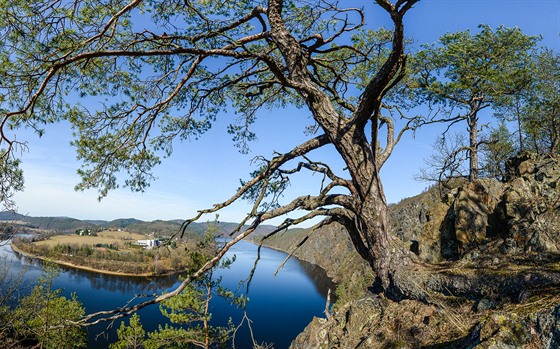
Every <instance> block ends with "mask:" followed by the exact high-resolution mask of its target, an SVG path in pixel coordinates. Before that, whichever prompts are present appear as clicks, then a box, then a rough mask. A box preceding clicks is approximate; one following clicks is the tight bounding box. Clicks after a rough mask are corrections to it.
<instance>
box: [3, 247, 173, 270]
mask: <svg viewBox="0 0 560 349" xmlns="http://www.w3.org/2000/svg"><path fill="white" fill-rule="evenodd" d="M10 247H11V248H12V250H13V251H14V252H16V253H19V254H20V255H22V256H25V257H28V258H33V259H38V260H40V261H43V262H52V263H56V264H58V265H62V266H65V267H69V268H74V269H80V270H85V271H90V272H93V273H99V274H106V275H115V276H127V277H158V276H170V275H173V274H178V273H181V271H177V272H173V273H165V274H154V273H142V274H131V273H125V272H119V271H110V270H103V269H96V268H92V267H87V266H85V265H79V264H74V263H70V262H66V261H60V260H51V259H48V258H46V257H43V256H39V255H36V254H33V253H28V252H25V251H22V250H20V249H19V248H17V247H16V246H15V245H14V244H13V243H10Z"/></svg>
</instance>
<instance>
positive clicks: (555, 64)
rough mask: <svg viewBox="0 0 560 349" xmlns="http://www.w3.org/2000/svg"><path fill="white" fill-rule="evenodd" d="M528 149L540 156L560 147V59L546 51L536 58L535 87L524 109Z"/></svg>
mask: <svg viewBox="0 0 560 349" xmlns="http://www.w3.org/2000/svg"><path fill="white" fill-rule="evenodd" d="M522 119H523V128H524V131H525V135H526V137H527V139H528V146H529V147H530V148H531V149H532V150H534V151H537V152H539V153H551V154H555V153H557V152H558V146H559V144H560V55H559V54H558V53H555V52H553V51H551V50H543V51H542V52H541V53H540V54H539V55H538V56H537V57H536V58H535V71H534V83H533V84H531V86H530V88H529V90H528V96H527V99H526V103H525V105H524V108H523V116H522Z"/></svg>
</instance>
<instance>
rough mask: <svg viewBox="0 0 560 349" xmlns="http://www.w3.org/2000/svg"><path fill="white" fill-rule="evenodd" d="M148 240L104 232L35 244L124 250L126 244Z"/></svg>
mask: <svg viewBox="0 0 560 349" xmlns="http://www.w3.org/2000/svg"><path fill="white" fill-rule="evenodd" d="M147 238H148V237H147V236H146V235H143V234H138V233H129V232H126V231H110V230H104V231H102V232H99V233H97V236H87V235H84V236H80V235H76V234H72V235H55V236H51V237H50V238H49V239H48V240H43V241H37V242H34V244H36V245H38V246H48V247H54V246H56V245H78V246H82V245H89V246H94V245H95V244H107V245H109V244H113V245H115V244H117V245H119V248H123V247H124V246H125V242H136V241H137V240H145V239H147Z"/></svg>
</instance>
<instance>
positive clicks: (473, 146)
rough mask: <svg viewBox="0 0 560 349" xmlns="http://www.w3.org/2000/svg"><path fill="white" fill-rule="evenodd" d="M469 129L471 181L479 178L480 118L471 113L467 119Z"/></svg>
mask: <svg viewBox="0 0 560 349" xmlns="http://www.w3.org/2000/svg"><path fill="white" fill-rule="evenodd" d="M467 122H468V127H469V181H470V182H473V181H474V180H476V179H477V178H478V116H477V114H476V112H471V115H469V116H468V119H467Z"/></svg>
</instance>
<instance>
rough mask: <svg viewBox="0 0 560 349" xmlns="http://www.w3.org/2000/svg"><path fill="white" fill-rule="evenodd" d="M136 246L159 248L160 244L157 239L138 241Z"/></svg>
mask: <svg viewBox="0 0 560 349" xmlns="http://www.w3.org/2000/svg"><path fill="white" fill-rule="evenodd" d="M136 244H138V245H140V246H144V247H145V248H154V247H158V246H159V244H160V242H159V240H157V239H153V240H138V241H136Z"/></svg>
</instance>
